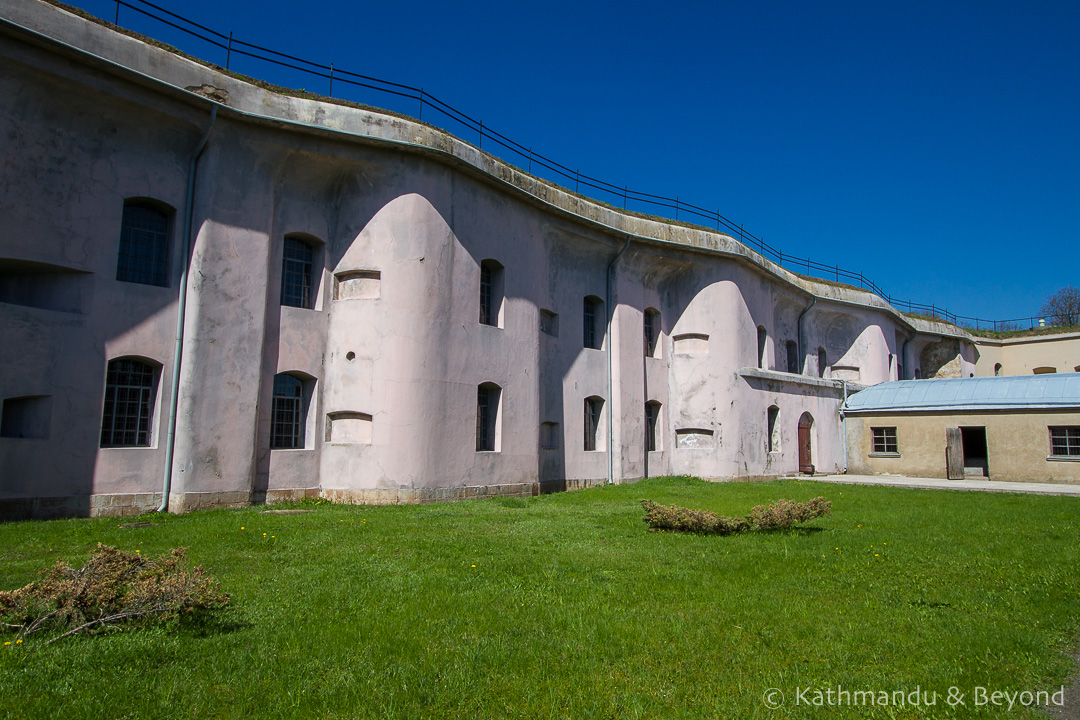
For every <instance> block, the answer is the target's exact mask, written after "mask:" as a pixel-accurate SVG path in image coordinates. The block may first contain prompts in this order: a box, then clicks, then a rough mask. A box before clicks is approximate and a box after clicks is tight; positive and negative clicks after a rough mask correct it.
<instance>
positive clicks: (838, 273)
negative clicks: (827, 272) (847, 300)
mask: <svg viewBox="0 0 1080 720" xmlns="http://www.w3.org/2000/svg"><path fill="white" fill-rule="evenodd" d="M836 282H840V266H839V265H837V266H836Z"/></svg>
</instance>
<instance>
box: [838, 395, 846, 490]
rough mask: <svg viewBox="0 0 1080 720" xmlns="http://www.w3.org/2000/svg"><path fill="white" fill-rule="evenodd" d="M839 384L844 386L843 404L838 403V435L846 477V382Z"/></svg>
mask: <svg viewBox="0 0 1080 720" xmlns="http://www.w3.org/2000/svg"><path fill="white" fill-rule="evenodd" d="M840 382H842V383H843V384H844V402H842V403H840V434H841V436H842V439H841V442H842V443H843V445H844V474H845V475H847V416H846V415H844V408H846V407H847V380H841V381H840Z"/></svg>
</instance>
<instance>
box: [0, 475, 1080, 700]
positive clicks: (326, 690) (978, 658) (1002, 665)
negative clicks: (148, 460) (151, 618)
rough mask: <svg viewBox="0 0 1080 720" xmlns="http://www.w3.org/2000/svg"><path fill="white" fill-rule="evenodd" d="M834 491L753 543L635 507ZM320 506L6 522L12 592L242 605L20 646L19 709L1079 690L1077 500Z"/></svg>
mask: <svg viewBox="0 0 1080 720" xmlns="http://www.w3.org/2000/svg"><path fill="white" fill-rule="evenodd" d="M817 495H824V496H826V497H827V498H828V499H830V500H831V501H832V502H833V507H834V510H833V515H832V516H831V517H830V518H824V519H820V520H817V521H814V522H813V523H811V524H810V527H809V528H806V529H802V530H796V531H789V532H773V533H761V532H757V533H746V534H742V535H737V536H731V537H706V536H693V535H690V536H687V535H676V534H667V533H650V532H648V531H647V530H646V528H645V526H644V524H643V523H642V520H641V518H642V515H643V511H642V509H641V507H640V505H639V504H638V501H639V500H640V499H641V498H651V499H653V500H655V501H657V502H661V503H665V504H671V503H676V504H680V505H685V506H691V507H697V508H702V509H707V510H712V511H715V512H720V513H723V514H729V515H734V514H745V513H746V512H747V511H749V509H750V508H751V507H752V506H754V505H757V504H760V503H765V502H768V501H771V500H776V499H779V498H782V497H784V498H789V499H793V500H807V499H810V498H812V497H815V496H817ZM307 508H308V509H311V510H314V512H312V513H310V514H300V515H265V514H260V508H251V509H246V510H239V511H236V510H233V511H228V510H221V511H204V512H198V513H192V514H190V515H184V516H178V517H174V516H167V517H155V518H154V522H155V523H156V524H155V525H153V526H151V527H142V528H121V527H118V525H119V524H121V521H118V520H117V519H115V518H113V519H108V518H102V519H89V520H87V519H81V520H63V521H50V522H21V523H9V524H5V525H0V559H2V561H3V562H2V563H0V588H6V589H10V588H14V587H17V586H19V585H21V584H23V583H26V582H29V581H30V580H32V579H33V578H34V576H35V573H36V572H37V571H38V570H39V569H42V568H45V567H47V566H49V565H51V564H52V562H53V561H54V560H55V559H56V558H57V557H64V558H66V559H69V560H73V561H82V560H83V559H85V558H86V557H87V556H88V555H89V553H90V551H91V550H92V549H93V548H94V547H95V546H96V543H98V542H103V543H106V544H111V545H115V546H118V547H120V548H123V549H127V550H136V549H138V550H140V551H141V552H142V553H143V554H147V553H155V554H158V553H163V552H166V551H167V550H168V549H169V548H172V547H176V546H180V545H183V546H188V547H189V548H190V550H189V553H188V555H189V558H190V559H191V560H192V562H193V563H201V564H203V565H204V566H205V567H206V569H207V570H208V571H209V572H210V573H211V574H212V575H214V576H215V577H217V578H218V579H219V580H220V581H221V583H222V586H223V589H225V590H226V591H228V592H231V593H232V594H233V597H234V609H233V610H232V611H230V615H229V616H228V617H226V618H225V619H223V620H222V621H221V622H219V623H218V624H215V625H211V626H198V627H180V628H174V629H173V630H172V631H168V632H167V631H166V630H164V629H157V630H139V631H130V632H128V631H126V632H117V633H112V634H108V635H100V636H94V637H79V638H73V639H70V640H65V641H63V642H60V643H57V644H55V645H52V646H50V647H44V644H43V643H42V642H37V641H33V637H31V640H30V641H27V642H26V643H23V644H21V645H17V646H16V645H11V646H7V647H0V716H3V717H9V718H21V717H30V718H46V717H56V718H65V719H67V718H101V717H111V718H120V717H124V718H159V717H169V718H204V717H222V718H233V717H236V718H240V717H274V718H279V717H281V718H293V717H297V718H306V717H318V718H409V719H415V718H439V719H442V718H448V717H462V718H481V717H484V718H489V717H490V718H496V717H499V718H502V717H506V718H528V719H530V720H533V719H538V718H655V717H664V718H695V719H696V718H713V717H717V718H802V717H809V716H811V715H813V714H814V712H815V709H814V708H807V707H805V706H794V705H793V704H792V703H793V702H794V694H795V692H796V689H797V688H801V687H806V686H814V687H819V688H822V689H825V688H828V687H836V686H837V685H842V686H844V687H846V688H854V689H872V690H879V689H882V690H887V691H890V692H892V691H895V690H912V689H914V688H915V687H916V686H919V687H921V689H922V690H923V691H927V690H935V691H937V692H938V693H939V699H938V705H937V707H935V708H931V709H929V710H927V709H926V708H911V707H908V708H902V709H897V708H868V707H841V708H835V709H832V710H830V711H827V713H828V715H829V717H836V718H855V717H858V718H867V717H883V718H884V717H897V718H921V717H957V718H965V717H990V716H994V715H995V713H994V712H993V711H992V710H988V709H987V708H986V707H981V708H976V707H974V706H972V705H971V695H970V693H971V692H973V691H974V690H973V689H974V688H975V687H976V686H980V687H987V688H990V689H1001V690H1010V691H1016V690H1025V689H1031V690H1035V689H1044V690H1045V689H1056V688H1057V687H1058V686H1059V685H1060V684H1061V683H1062V682H1063V681H1064V679H1065V678H1066V676H1067V675H1068V674H1069V672H1070V670H1071V665H1070V661H1069V659H1068V657H1067V656H1066V654H1065V652H1064V651H1065V650H1066V649H1067V648H1068V647H1069V646H1070V644H1071V643H1072V642H1073V641H1074V640H1075V637H1076V635H1075V634H1076V632H1077V630H1078V629H1080V573H1077V572H1076V568H1077V567H1080V543H1078V542H1077V537H1078V534H1080V498H1066V497H1045V496H1028V495H1010V494H999V493H985V494H983V493H974V492H947V491H930V490H905V489H897V488H883V487H860V486H844V487H839V486H836V485H826V484H822V483H814V482H799V481H777V482H770V483H730V484H709V483H704V482H701V481H697V480H692V479H688V478H674V479H661V480H648V481H643V482H640V483H637V484H633V485H622V486H613V487H607V488H594V489H591V490H584V491H577V492H572V493H563V494H558V495H549V496H544V497H539V498H531V499H516V498H515V499H509V498H507V499H496V500H487V501H474V502H461V503H453V504H436V505H425V506H397V507H349V506H325V505H318V506H307ZM264 533H265V534H264ZM951 686H956V687H958V688H960V689H961V690H963V691H965V692H967V693H969V694H968V705H967V706H958V707H956V708H950V707H949V706H948V705H947V704H945V698H946V694H947V691H948V688H949V687H951ZM773 687H776V688H780V689H781V690H782V691H783V692H784V693H785V695H786V696H787V698H788V703H787V704H786V705H785V706H784V707H783V708H781V709H780V710H775V711H774V710H769V709H768V708H766V707H765V705H764V704H763V702H762V695H763V693H764V692H765V691H766V690H767V689H768V688H773ZM1023 712H1028V713H1029V716H1030V717H1036V715H1035V714H1034V712H1029V711H1023ZM1023 712H1021V713H1020V715H1019V716H1021V717H1022V716H1024V715H1023ZM998 715H1000V713H998ZM1010 716H1017V715H1016V713H1013V714H1010Z"/></svg>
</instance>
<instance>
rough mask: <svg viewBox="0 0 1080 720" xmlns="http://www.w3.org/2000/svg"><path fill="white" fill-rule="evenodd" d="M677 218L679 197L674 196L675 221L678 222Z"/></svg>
mask: <svg viewBox="0 0 1080 720" xmlns="http://www.w3.org/2000/svg"><path fill="white" fill-rule="evenodd" d="M678 220H679V198H678V197H676V198H675V221H676V222H678Z"/></svg>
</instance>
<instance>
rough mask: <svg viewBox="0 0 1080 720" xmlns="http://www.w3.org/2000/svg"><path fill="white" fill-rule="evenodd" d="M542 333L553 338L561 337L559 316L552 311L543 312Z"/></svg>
mask: <svg viewBox="0 0 1080 720" xmlns="http://www.w3.org/2000/svg"><path fill="white" fill-rule="evenodd" d="M540 332H542V333H544V334H545V335H550V336H551V337H559V315H558V314H557V313H553V312H551V311H550V310H541V311H540Z"/></svg>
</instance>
